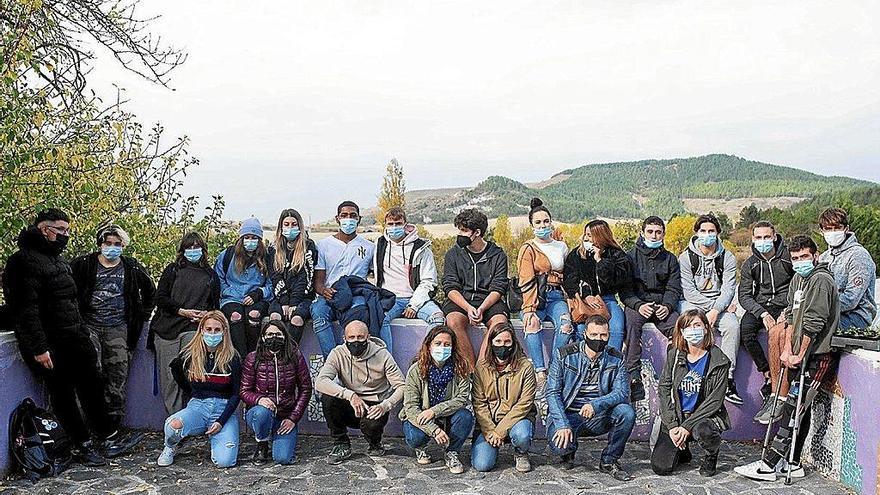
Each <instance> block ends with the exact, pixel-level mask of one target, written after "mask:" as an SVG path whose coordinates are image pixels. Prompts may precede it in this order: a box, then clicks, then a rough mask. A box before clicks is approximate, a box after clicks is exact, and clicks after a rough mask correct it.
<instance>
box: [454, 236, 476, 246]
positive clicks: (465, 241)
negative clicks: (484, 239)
mask: <svg viewBox="0 0 880 495" xmlns="http://www.w3.org/2000/svg"><path fill="white" fill-rule="evenodd" d="M473 242H474V240H473V239H471V237H470V236H467V235H458V236H455V244H456V245H458V247H460V248H466V247H468V246H470V245H471V243H473Z"/></svg>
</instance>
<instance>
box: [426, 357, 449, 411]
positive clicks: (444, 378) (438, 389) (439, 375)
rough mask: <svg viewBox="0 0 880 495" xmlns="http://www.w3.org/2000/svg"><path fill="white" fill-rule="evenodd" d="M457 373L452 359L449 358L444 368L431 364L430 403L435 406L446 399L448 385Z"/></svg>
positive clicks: (429, 373)
mask: <svg viewBox="0 0 880 495" xmlns="http://www.w3.org/2000/svg"><path fill="white" fill-rule="evenodd" d="M454 375H455V367H454V366H452V359H447V360H446V362H445V363H443V367H442V368H438V367H437V366H436V365H433V364H432V365H431V367H430V368H429V369H428V405H429V406H430V407H434V406H436V405H437V404H439V403H441V402H443V401H444V400H445V399H446V386H447V385H449V382H451V381H452V378H453V376H454Z"/></svg>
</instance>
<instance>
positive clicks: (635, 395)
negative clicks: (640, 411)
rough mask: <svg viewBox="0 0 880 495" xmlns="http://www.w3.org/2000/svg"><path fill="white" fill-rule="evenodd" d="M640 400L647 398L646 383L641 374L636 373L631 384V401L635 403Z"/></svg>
mask: <svg viewBox="0 0 880 495" xmlns="http://www.w3.org/2000/svg"><path fill="white" fill-rule="evenodd" d="M640 400H645V384H644V383H642V377H641V376H639V375H635V376H633V378H632V381H631V382H630V384H629V401H630V402H632V403H635V402H638V401H640Z"/></svg>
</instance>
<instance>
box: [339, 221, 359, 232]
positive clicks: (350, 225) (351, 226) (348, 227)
mask: <svg viewBox="0 0 880 495" xmlns="http://www.w3.org/2000/svg"><path fill="white" fill-rule="evenodd" d="M357 228H358V221H357V220H356V219H354V218H343V219H342V220H340V221H339V230H341V231H342V233H343V234H345V235H351V234H354V233H355V231H356V230H357Z"/></svg>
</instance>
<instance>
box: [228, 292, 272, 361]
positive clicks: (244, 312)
mask: <svg viewBox="0 0 880 495" xmlns="http://www.w3.org/2000/svg"><path fill="white" fill-rule="evenodd" d="M221 309H222V311H223V314H224V315H226V319H228V320H229V333H230V335H231V336H232V345H233V346H235V350H236V351H238V355H239V356H242V359H244V356H247V355H248V353H250V352H253V351H254V350H255V349H256V348H257V342H258V341H259V340H260V325H261V324H262V322H263V317H265V316H266V314H267V312H268V309H269V304H268V303H266V302H265V301H260V302H256V303H254V304H251V305H250V306H244V305H243V304H241V303H226V304H224V305H223V308H221ZM251 311H259V312H260V316H258V317H257V318H251V316H250V315H249V314H248V313H250V312H251ZM232 313H238V314H240V315H241V319H240V320H238V321H232Z"/></svg>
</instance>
